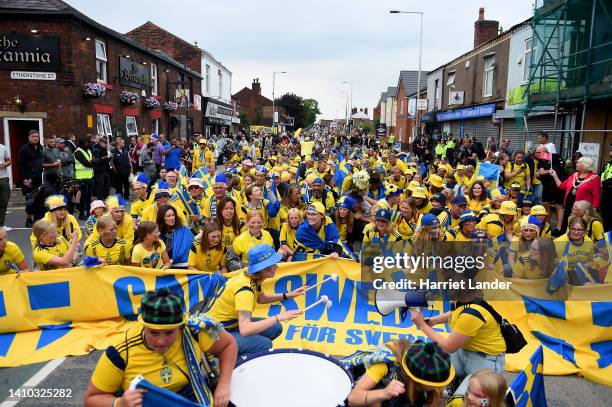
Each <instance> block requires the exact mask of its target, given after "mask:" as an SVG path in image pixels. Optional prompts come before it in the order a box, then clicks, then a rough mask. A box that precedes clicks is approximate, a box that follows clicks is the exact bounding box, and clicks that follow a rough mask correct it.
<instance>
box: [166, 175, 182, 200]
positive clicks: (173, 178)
mask: <svg viewBox="0 0 612 407" xmlns="http://www.w3.org/2000/svg"><path fill="white" fill-rule="evenodd" d="M166 183H167V184H168V191H169V192H170V195H174V194H175V193H176V191H177V190H178V189H179V188H182V186H181V185H180V184H179V182H178V172H176V171H173V170H170V171H168V172H167V173H166Z"/></svg>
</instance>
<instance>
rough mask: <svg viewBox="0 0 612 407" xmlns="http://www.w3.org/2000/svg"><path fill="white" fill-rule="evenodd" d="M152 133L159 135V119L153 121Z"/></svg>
mask: <svg viewBox="0 0 612 407" xmlns="http://www.w3.org/2000/svg"><path fill="white" fill-rule="evenodd" d="M151 133H157V134H159V119H153V120H152V121H151Z"/></svg>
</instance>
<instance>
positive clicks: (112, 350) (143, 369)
mask: <svg viewBox="0 0 612 407" xmlns="http://www.w3.org/2000/svg"><path fill="white" fill-rule="evenodd" d="M140 309H141V313H140V315H139V316H138V322H137V323H136V324H135V325H134V326H132V327H131V328H129V329H128V330H127V331H126V332H125V333H123V334H122V335H121V338H120V339H119V340H117V342H115V343H114V344H113V345H111V346H109V347H108V348H106V350H105V351H104V353H103V354H102V356H101V357H100V360H99V361H98V364H97V365H96V368H95V369H94V372H93V374H92V377H91V382H90V384H89V386H88V388H87V391H86V392H85V399H84V405H85V407H98V406H114V407H128V406H130V407H131V406H141V405H142V402H143V393H144V390H142V389H136V390H131V389H130V384H131V382H132V381H133V380H134V378H135V377H136V376H138V375H142V376H143V378H144V379H146V380H147V381H149V382H151V383H152V384H153V385H155V386H157V387H161V388H164V389H166V390H169V391H171V392H174V393H178V394H180V395H181V396H183V397H185V398H187V399H189V400H192V401H194V402H198V404H199V403H206V404H208V405H212V403H214V405H215V407H226V406H227V405H228V403H229V399H230V389H231V377H232V372H233V369H234V365H235V362H236V342H235V341H234V339H233V338H232V337H231V335H230V334H229V333H227V332H226V331H225V330H224V329H222V328H221V327H220V326H218V324H216V323H215V322H214V321H211V320H210V319H209V318H206V317H202V316H192V317H188V316H187V315H186V314H184V313H183V309H185V301H184V300H183V298H182V297H181V296H179V295H178V294H177V293H175V292H172V291H170V290H169V289H168V288H161V289H159V290H157V291H149V292H147V293H146V294H145V295H144V296H143V298H142V303H141V306H140ZM204 354H207V355H208V354H210V355H216V356H217V357H218V358H219V381H218V384H217V386H216V387H215V389H214V393H212V392H211V390H210V389H208V388H207V385H206V382H205V380H204V378H203V376H202V372H201V371H200V370H199V369H197V368H196V367H195V366H191V365H192V363H193V360H195V361H196V364H197V362H198V361H200V360H202V358H203V357H204V358H205V356H203V355H204ZM190 361H191V363H190ZM120 390H121V391H123V394H122V396H121V397H119V398H117V397H116V394H117V393H118V392H119V391H120ZM203 394H204V395H203ZM207 399H208V400H207Z"/></svg>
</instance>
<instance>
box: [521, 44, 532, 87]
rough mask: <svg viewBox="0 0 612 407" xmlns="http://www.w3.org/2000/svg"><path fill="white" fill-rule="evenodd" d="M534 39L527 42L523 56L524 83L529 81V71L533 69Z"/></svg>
mask: <svg viewBox="0 0 612 407" xmlns="http://www.w3.org/2000/svg"><path fill="white" fill-rule="evenodd" d="M532 47H533V39H532V38H529V39H527V40H525V53H524V55H523V82H527V81H528V80H529V70H530V69H531V53H532V51H533V48H532Z"/></svg>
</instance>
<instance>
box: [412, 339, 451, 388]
mask: <svg viewBox="0 0 612 407" xmlns="http://www.w3.org/2000/svg"><path fill="white" fill-rule="evenodd" d="M402 370H403V371H404V373H406V374H407V375H408V376H409V377H410V378H411V379H412V380H414V381H416V382H419V383H421V384H424V385H426V386H432V387H442V386H446V385H447V384H449V383H450V382H451V381H452V380H453V378H454V377H455V369H453V366H452V365H451V358H450V354H449V353H448V352H446V351H445V350H443V349H442V348H441V347H440V345H438V344H437V343H435V342H434V343H425V342H423V341H420V340H418V341H416V342H415V343H413V344H412V346H410V348H409V349H408V350H407V351H406V353H405V354H404V357H403V358H402Z"/></svg>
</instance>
